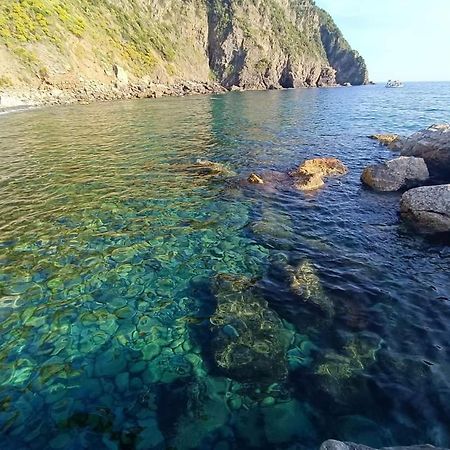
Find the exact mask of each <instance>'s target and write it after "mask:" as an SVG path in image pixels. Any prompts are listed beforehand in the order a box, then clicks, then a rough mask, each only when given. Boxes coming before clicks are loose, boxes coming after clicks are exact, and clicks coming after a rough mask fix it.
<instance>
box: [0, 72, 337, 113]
mask: <svg viewBox="0 0 450 450" xmlns="http://www.w3.org/2000/svg"><path fill="white" fill-rule="evenodd" d="M113 72H114V77H115V78H114V81H112V82H110V83H102V82H99V81H84V80H83V81H80V82H77V83H73V82H69V81H65V82H61V83H51V82H49V81H48V80H42V83H41V85H40V86H39V87H27V88H14V89H12V88H11V89H3V90H0V111H1V110H7V109H10V108H17V107H33V106H34V107H39V106H53V105H69V104H74V103H78V104H87V103H93V102H106V101H113V100H131V99H142V98H160V97H184V96H188V95H208V94H223V93H226V92H232V91H247V90H262V88H261V89H257V88H255V87H253V88H245V87H241V86H237V85H233V86H231V87H224V86H223V85H221V84H220V83H218V82H207V81H180V82H177V83H174V84H166V83H158V82H154V81H151V80H147V79H145V78H144V79H142V80H139V81H138V82H130V81H129V77H128V73H127V72H126V71H125V70H124V69H123V68H122V67H120V66H117V65H115V66H114V67H113ZM311 87H312V86H311ZM320 87H346V86H344V85H339V84H336V83H335V82H334V81H333V82H330V83H329V84H323V85H320ZM265 89H266V90H275V89H285V88H283V87H281V86H275V85H270V86H269V87H267V88H265ZM286 89H287V88H286Z"/></svg>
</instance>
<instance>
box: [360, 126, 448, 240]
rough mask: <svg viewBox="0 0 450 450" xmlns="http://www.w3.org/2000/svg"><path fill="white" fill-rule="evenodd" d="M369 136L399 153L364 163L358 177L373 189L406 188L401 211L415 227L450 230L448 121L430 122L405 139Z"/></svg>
mask: <svg viewBox="0 0 450 450" xmlns="http://www.w3.org/2000/svg"><path fill="white" fill-rule="evenodd" d="M371 138H373V139H376V140H378V141H379V142H380V143H381V144H383V145H386V146H387V147H389V148H391V149H393V150H400V155H401V156H400V157H399V158H396V159H393V160H390V161H386V162H385V163H382V164H377V165H372V166H369V167H367V168H366V169H364V171H363V173H362V175H361V181H362V182H363V183H364V184H365V185H366V186H368V187H370V188H372V189H373V190H376V191H384V192H395V191H404V190H406V192H405V193H404V194H403V196H402V199H401V205H400V213H401V215H402V217H403V218H404V219H405V220H407V221H408V222H409V223H411V224H412V225H413V226H414V227H415V228H416V229H417V230H418V231H421V232H424V233H448V232H450V184H448V183H450V125H448V124H440V125H432V126H431V127H429V128H427V129H425V130H422V131H419V132H417V133H414V134H413V135H412V136H410V137H408V138H406V139H404V138H401V137H400V136H398V135H374V136H371ZM411 188H414V189H411ZM407 189H411V190H407Z"/></svg>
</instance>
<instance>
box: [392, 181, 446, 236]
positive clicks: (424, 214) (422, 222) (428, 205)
mask: <svg viewBox="0 0 450 450" xmlns="http://www.w3.org/2000/svg"><path fill="white" fill-rule="evenodd" d="M400 212H401V214H402V216H403V217H404V218H405V219H407V220H409V221H410V222H412V223H413V224H414V225H415V226H416V227H417V228H418V229H419V230H421V231H424V232H438V233H439V232H440V233H444V232H450V184H443V185H438V186H426V187H419V188H416V189H411V190H410V191H407V192H405V193H404V194H403V196H402V200H401V202H400Z"/></svg>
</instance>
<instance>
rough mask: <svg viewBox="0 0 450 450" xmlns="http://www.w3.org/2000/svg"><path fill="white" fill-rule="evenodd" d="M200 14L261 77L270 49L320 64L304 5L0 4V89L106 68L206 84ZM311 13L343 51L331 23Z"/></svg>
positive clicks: (196, 0) (298, 0)
mask: <svg viewBox="0 0 450 450" xmlns="http://www.w3.org/2000/svg"><path fill="white" fill-rule="evenodd" d="M227 5H228V6H227ZM230 5H231V6H230ZM208 8H209V9H210V10H211V8H212V9H213V10H214V11H215V13H216V15H217V17H218V19H219V23H220V27H222V31H223V32H225V31H226V28H227V27H228V26H229V24H230V23H231V22H233V25H234V26H235V27H236V26H237V27H238V28H239V29H240V30H242V33H243V36H244V38H245V39H246V40H247V42H249V43H251V44H252V46H253V49H256V51H255V53H256V54H258V53H261V56H260V57H258V58H259V59H257V60H256V61H255V70H259V69H258V68H260V69H261V70H263V69H264V67H265V66H266V61H265V58H266V59H267V55H266V54H267V49H270V48H274V49H280V50H281V51H283V52H284V53H285V54H288V55H290V56H291V57H292V58H293V59H296V58H297V57H301V56H302V55H309V56H311V57H312V58H315V59H317V60H322V61H325V60H326V56H325V53H324V49H323V47H322V45H321V42H320V33H319V29H318V27H317V26H315V25H316V24H314V22H313V21H314V17H317V12H318V11H319V9H318V8H316V7H315V6H314V3H313V2H312V1H310V0H157V1H153V2H152V1H151V0H1V2H0V89H1V88H2V87H3V88H4V87H8V86H9V85H11V84H13V83H14V84H19V85H20V84H26V85H30V84H31V85H35V86H36V85H39V84H40V82H41V81H42V80H44V79H49V78H50V79H51V80H52V82H53V83H55V84H58V80H64V83H69V84H70V82H73V83H76V82H77V81H79V78H80V76H81V77H82V78H83V79H85V80H89V79H92V80H98V81H108V80H110V77H111V67H112V64H114V63H117V64H119V65H122V66H124V67H125V68H126V70H127V71H129V73H130V74H131V75H132V76H134V77H136V78H141V77H144V76H149V77H150V78H152V79H155V80H160V81H163V82H167V81H169V82H170V81H171V80H174V79H177V78H178V79H186V78H189V77H190V78H191V79H196V80H207V79H210V78H213V77H214V74H211V73H210V70H209V66H208V59H207V45H208V22H207V17H208ZM319 13H320V14H321V16H322V19H321V20H323V21H327V23H329V27H330V29H333V30H336V33H338V35H339V40H340V42H342V45H343V46H347V47H349V46H348V43H347V42H346V41H345V39H344V38H343V36H342V34H341V33H340V31H339V30H338V29H337V27H336V25H335V24H334V22H333V21H332V19H331V17H330V16H329V15H327V14H326V13H325V12H321V11H319ZM216 31H218V32H220V30H216ZM261 44H263V45H264V46H265V47H266V48H265V50H264V51H261V52H258V48H260V49H262V45H261ZM108 77H109V78H108ZM67 80H68V81H67Z"/></svg>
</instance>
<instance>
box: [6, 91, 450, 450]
mask: <svg viewBox="0 0 450 450" xmlns="http://www.w3.org/2000/svg"><path fill="white" fill-rule="evenodd" d="M449 116H450V84H409V85H407V86H406V87H405V88H404V89H402V90H386V89H384V88H383V87H382V86H375V87H362V88H352V89H314V90H292V91H280V92H247V93H231V94H226V95H221V96H218V95H215V96H197V97H189V98H167V99H158V100H143V101H130V102H114V103H107V104H93V105H87V106H67V107H57V108H51V109H41V110H33V111H25V112H16V113H12V114H8V115H2V116H0V161H1V165H0V211H1V216H0V344H1V347H0V430H1V437H2V439H1V448H2V450H3V449H5V450H6V449H22V448H23V449H44V448H45V449H47V448H52V449H80V448H89V449H90V448H96V449H150V448H160V449H163V448H171V449H194V448H195V449H216V450H218V449H221V450H225V449H247V448H248V449H251V448H259V449H275V448H280V449H316V448H318V446H319V445H320V442H322V441H323V440H325V439H328V438H337V439H343V440H353V441H357V442H360V443H364V444H369V445H374V446H381V445H384V446H386V445H394V444H413V443H418V442H428V443H432V444H436V445H441V446H450V425H449V423H450V419H449V418H450V406H449V405H450V347H449V333H450V320H449V319H450V282H449V281H450V280H449V272H450V251H449V246H448V242H445V241H444V240H442V239H429V238H423V237H418V236H416V235H414V234H413V233H411V232H410V230H409V229H408V228H407V227H405V225H404V224H403V223H402V222H401V221H400V219H399V217H398V212H397V211H398V202H399V197H400V194H388V195H380V194H375V193H372V192H370V191H368V190H365V189H363V188H362V186H361V185H360V182H359V176H360V173H361V171H362V169H363V167H364V166H366V165H367V164H369V163H372V162H373V161H378V160H383V159H387V158H389V157H391V156H392V154H391V153H390V152H389V151H388V150H386V149H384V148H382V147H380V146H378V145H377V144H376V143H374V142H373V141H371V140H369V139H367V135H368V134H372V133H375V132H399V133H406V134H409V133H410V132H413V131H415V130H417V129H420V128H422V127H424V126H428V125H430V124H431V123H433V122H442V121H446V120H448V118H449ZM314 156H336V157H338V158H340V159H341V160H342V161H343V162H344V163H345V164H346V165H347V166H348V167H349V169H350V172H349V174H348V175H346V176H345V177H342V178H339V179H333V180H330V181H329V182H328V183H327V186H326V187H325V188H324V189H322V190H320V191H319V192H317V193H314V194H308V195H305V194H303V193H300V192H298V191H294V190H292V188H291V187H290V186H289V185H286V184H283V183H280V184H277V185H275V186H272V187H269V188H267V187H264V188H260V187H253V186H248V185H247V184H246V183H244V182H242V180H245V178H246V177H247V176H248V174H249V173H250V172H253V171H255V172H260V171H262V170H276V171H287V170H290V169H292V168H293V167H295V166H296V165H298V164H299V163H301V162H302V160H303V159H305V158H311V157H314ZM198 159H207V160H211V161H216V162H219V163H222V164H224V166H225V167H226V168H227V171H226V173H224V174H222V175H218V176H215V175H207V174H205V173H204V172H203V171H201V170H198V168H196V167H195V162H196V160H198Z"/></svg>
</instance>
